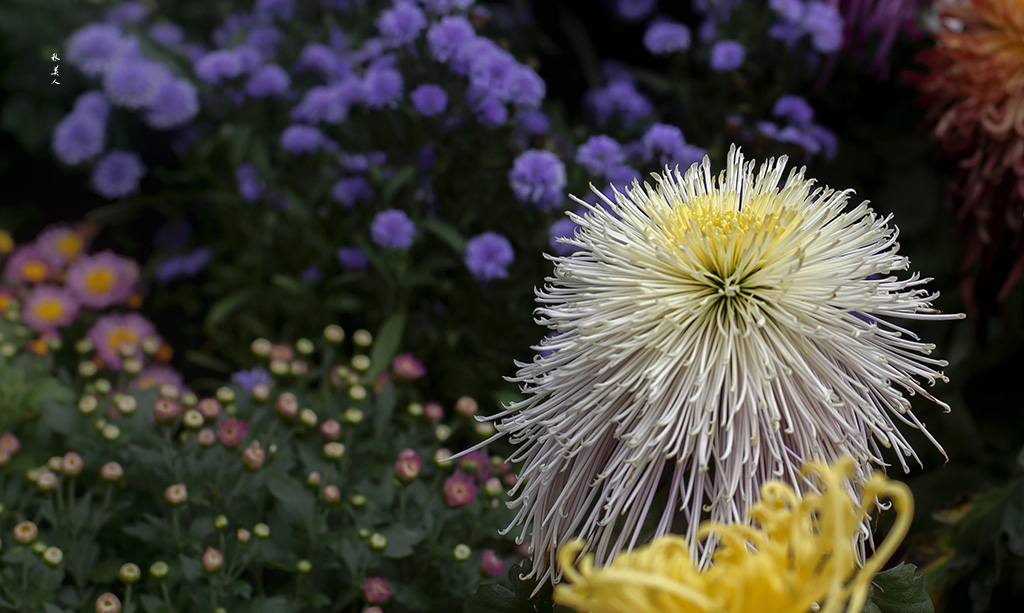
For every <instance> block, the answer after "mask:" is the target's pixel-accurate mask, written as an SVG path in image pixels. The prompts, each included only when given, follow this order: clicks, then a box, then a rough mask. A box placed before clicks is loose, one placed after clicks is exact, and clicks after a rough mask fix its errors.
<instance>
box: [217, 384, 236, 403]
mask: <svg viewBox="0 0 1024 613" xmlns="http://www.w3.org/2000/svg"><path fill="white" fill-rule="evenodd" d="M217 400H220V401H221V402H224V403H228V402H234V401H235V390H233V389H231V388H230V387H221V388H219V389H218V390H217Z"/></svg>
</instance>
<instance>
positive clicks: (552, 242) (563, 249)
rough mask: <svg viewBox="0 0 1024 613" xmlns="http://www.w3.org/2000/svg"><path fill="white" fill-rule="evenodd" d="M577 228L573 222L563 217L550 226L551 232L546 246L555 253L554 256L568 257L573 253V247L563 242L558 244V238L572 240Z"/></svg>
mask: <svg viewBox="0 0 1024 613" xmlns="http://www.w3.org/2000/svg"><path fill="white" fill-rule="evenodd" d="M578 227H579V226H578V225H577V224H576V222H575V221H573V220H572V219H570V218H568V217H563V218H561V219H559V220H558V221H556V222H555V223H553V224H551V230H550V232H549V233H548V237H549V238H548V246H549V247H551V250H552V251H554V252H555V254H556V255H569V254H570V253H572V252H573V251H575V249H576V248H575V247H574V246H573V245H568V244H566V243H564V242H560V241H559V240H558V239H560V238H569V239H571V238H573V237H574V236H575V234H576V228H578Z"/></svg>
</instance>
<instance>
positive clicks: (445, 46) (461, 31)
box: [427, 15, 476, 62]
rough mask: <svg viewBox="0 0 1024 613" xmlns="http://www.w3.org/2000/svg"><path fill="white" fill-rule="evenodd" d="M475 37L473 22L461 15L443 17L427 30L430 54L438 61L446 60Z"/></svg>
mask: <svg viewBox="0 0 1024 613" xmlns="http://www.w3.org/2000/svg"><path fill="white" fill-rule="evenodd" d="M474 38H476V31H475V30H473V24H471V23H469V20H468V19H466V18H465V17H462V16H457V15H453V16H451V17H444V18H442V19H441V20H440V21H438V22H437V23H435V24H434V25H432V26H430V29H429V30H427V46H428V47H429V48H430V54H431V55H432V56H433V57H434V59H435V60H437V61H439V62H447V61H448V60H450V59H451V58H453V57H454V56H455V53H456V52H457V51H458V50H459V49H460V48H461V47H462V46H463V45H464V44H466V43H467V42H469V41H470V40H473V39H474Z"/></svg>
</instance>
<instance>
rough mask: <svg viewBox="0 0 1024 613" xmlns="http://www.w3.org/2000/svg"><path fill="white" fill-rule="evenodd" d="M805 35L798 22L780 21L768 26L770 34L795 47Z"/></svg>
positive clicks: (788, 45)
mask: <svg viewBox="0 0 1024 613" xmlns="http://www.w3.org/2000/svg"><path fill="white" fill-rule="evenodd" d="M803 35H804V31H803V29H801V28H800V26H799V25H798V24H795V23H788V22H785V21H780V22H779V23H774V24H772V25H771V27H769V28H768V36H770V37H771V38H774V39H775V40H779V41H782V42H783V43H785V44H786V46H787V47H793V45H795V44H796V42H797V41H798V40H800V39H801V38H802V37H803Z"/></svg>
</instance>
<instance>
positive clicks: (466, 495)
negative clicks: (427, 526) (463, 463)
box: [444, 472, 476, 507]
mask: <svg viewBox="0 0 1024 613" xmlns="http://www.w3.org/2000/svg"><path fill="white" fill-rule="evenodd" d="M444 500H445V502H447V503H448V506H450V507H461V506H465V505H467V504H469V503H471V502H473V501H474V500H476V484H475V483H473V477H470V476H469V475H467V474H466V473H462V472H457V473H455V474H454V475H452V476H451V477H448V479H447V480H445V482H444Z"/></svg>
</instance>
